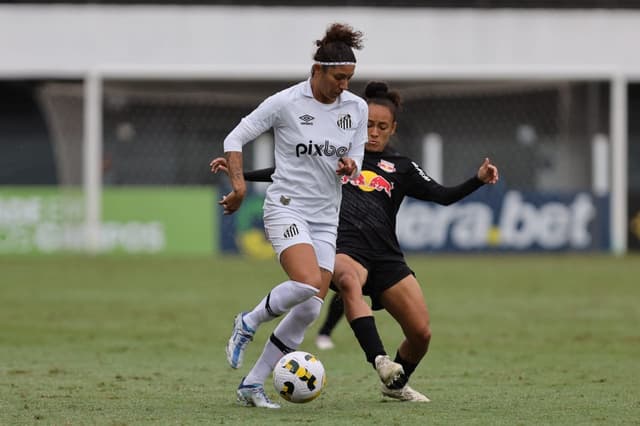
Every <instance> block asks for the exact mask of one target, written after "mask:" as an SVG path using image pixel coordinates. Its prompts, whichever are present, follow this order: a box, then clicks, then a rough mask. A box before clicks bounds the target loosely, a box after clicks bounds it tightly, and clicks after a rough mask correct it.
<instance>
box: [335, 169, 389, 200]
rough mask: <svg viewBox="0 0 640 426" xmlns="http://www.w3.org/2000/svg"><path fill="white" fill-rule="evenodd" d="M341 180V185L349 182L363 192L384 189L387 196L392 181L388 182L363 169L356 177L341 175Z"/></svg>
mask: <svg viewBox="0 0 640 426" xmlns="http://www.w3.org/2000/svg"><path fill="white" fill-rule="evenodd" d="M341 182H342V184H343V185H344V184H346V183H350V184H351V185H353V186H357V187H358V188H360V190H362V191H364V192H371V191H384V193H385V194H387V195H388V196H389V197H391V191H392V190H393V182H389V181H388V180H387V179H385V178H384V177H382V176H380V175H379V174H377V173H375V172H372V171H371V170H363V171H362V172H361V173H360V174H359V175H358V176H356V177H349V176H342V179H341Z"/></svg>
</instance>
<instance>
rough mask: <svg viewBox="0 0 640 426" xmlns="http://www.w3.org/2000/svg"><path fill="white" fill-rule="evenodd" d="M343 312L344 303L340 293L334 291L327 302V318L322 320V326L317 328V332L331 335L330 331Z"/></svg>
mask: <svg viewBox="0 0 640 426" xmlns="http://www.w3.org/2000/svg"><path fill="white" fill-rule="evenodd" d="M342 314H344V304H343V303H342V297H340V293H334V294H333V297H332V298H331V301H330V302H329V311H328V312H327V318H326V319H325V320H324V323H323V324H322V327H320V330H318V334H324V335H326V336H331V332H332V331H333V329H334V328H336V324H338V321H340V318H342Z"/></svg>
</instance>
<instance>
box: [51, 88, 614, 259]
mask: <svg viewBox="0 0 640 426" xmlns="http://www.w3.org/2000/svg"><path fill="white" fill-rule="evenodd" d="M386 81H387V82H388V83H389V85H390V87H391V88H395V89H396V90H398V91H399V92H400V94H401V96H402V98H403V109H402V111H401V113H400V114H399V116H398V131H397V134H396V136H395V137H394V140H393V142H392V143H393V144H394V146H395V148H396V149H398V150H399V151H401V152H403V153H405V154H407V155H408V156H409V157H411V158H413V159H415V160H416V162H418V163H420V164H421V165H422V166H423V167H424V168H425V169H426V171H427V173H430V174H431V175H432V176H433V177H434V178H436V180H438V181H439V182H441V183H442V184H444V185H454V184H457V183H459V182H461V181H462V180H463V179H466V178H468V177H470V176H471V175H473V174H474V173H475V172H476V171H477V168H478V166H479V165H480V163H481V161H482V159H483V158H484V157H490V158H491V159H492V161H493V162H494V163H495V164H497V165H498V166H499V168H500V175H501V182H500V185H499V188H491V191H487V192H484V193H482V194H480V195H479V196H478V197H476V198H473V197H472V198H471V199H470V204H469V205H472V204H473V202H475V203H485V204H486V206H487V207H488V209H489V211H490V213H489V215H490V219H491V220H490V221H489V222H488V223H485V224H480V223H478V222H477V221H475V222H474V221H473V220H472V219H465V218H464V217H465V214H476V215H480V216H482V215H483V214H485V213H482V211H484V210H482V209H481V210H477V211H475V210H473V209H471V207H469V206H467V210H468V211H467V212H466V213H465V211H466V210H465V211H463V210H461V208H459V209H458V210H456V209H450V208H449V210H442V211H441V210H439V208H438V209H436V207H434V206H422V205H421V206H420V207H416V206H411V205H409V206H408V207H412V209H404V206H403V209H404V211H403V212H402V214H403V215H404V216H402V218H403V219H402V220H400V219H399V223H400V222H402V223H404V224H405V225H406V226H405V227H404V228H403V229H399V230H398V231H399V234H400V236H401V243H403V244H404V245H405V249H408V250H415V251H418V252H420V251H439V250H444V251H459V250H463V251H464V250H480V249H483V250H484V249H487V248H490V249H496V250H545V249H552V250H574V249H575V250H606V249H608V245H609V231H608V230H609V223H608V217H609V212H608V204H607V203H608V201H607V200H608V199H607V198H606V197H607V195H608V191H609V182H608V181H609V171H608V165H609V159H608V156H609V143H608V141H609V137H608V135H609V134H610V123H609V120H610V112H609V111H610V104H609V103H610V84H609V82H608V81H596V80H594V81H584V80H575V81H573V80H570V79H559V80H526V79H525V80H514V79H508V80H501V79H495V80H487V79H478V80H477V81H474V80H472V79H465V80H464V81H455V80H451V81H441V80H429V79H423V80H420V79H414V80H407V79H401V80H397V81H394V80H393V79H386ZM291 83H293V81H286V80H269V81H258V80H244V81H239V80H224V79H212V80H207V79H203V78H202V77H200V78H198V79H197V80H192V79H166V80H158V79H150V80H145V79H144V78H136V79H131V80H126V79H117V80H116V79H102V80H100V82H99V84H100V90H101V102H100V104H99V110H100V112H99V116H100V119H101V126H99V127H100V130H99V138H100V142H101V143H100V144H99V147H100V152H99V156H98V158H100V166H99V167H100V173H99V176H100V179H99V185H100V187H101V188H102V189H104V190H108V189H123V190H125V189H127V190H129V189H132V188H139V187H152V188H163V189H168V188H172V189H180V188H200V189H202V190H204V191H209V193H210V194H213V193H214V192H215V191H214V189H212V188H215V187H217V186H218V185H222V186H224V185H225V182H226V180H225V179H223V178H222V177H221V176H215V175H212V174H211V173H210V171H209V167H208V163H209V161H210V159H212V158H214V157H216V156H219V155H222V141H223V139H224V137H225V136H226V134H227V133H228V132H229V131H230V130H231V129H232V128H233V127H234V126H235V125H236V124H237V123H238V122H239V121H240V119H241V118H242V117H243V116H244V115H246V114H248V113H249V112H250V111H251V110H252V109H253V108H255V107H256V106H257V105H258V104H259V103H260V102H261V101H262V100H263V99H264V98H265V97H267V96H269V95H270V94H272V93H275V92H276V91H278V90H280V89H282V88H284V87H287V86H289V85H290V84H291ZM365 83H366V82H365V81H363V80H361V81H354V82H353V83H352V87H351V89H352V91H354V92H356V93H362V91H363V89H364V85H365ZM86 93H87V91H86V87H84V86H83V84H82V83H78V82H69V83H61V82H54V83H50V84H47V85H45V86H43V87H42V89H41V92H40V100H41V104H42V106H43V109H44V111H45V114H46V117H47V120H48V123H49V127H50V131H51V134H52V140H53V146H54V152H55V158H56V170H57V176H58V179H59V183H60V184H61V185H80V184H81V183H82V182H83V179H84V178H86V176H85V175H84V174H83V170H86V169H85V164H84V163H85V162H86V161H87V156H86V155H83V152H84V153H85V154H86V152H85V148H84V147H85V146H86V145H84V142H85V139H86V135H87V129H86V128H85V118H86V117H85V116H84V115H83V111H85V109H84V107H85V96H86ZM267 136H268V135H267ZM266 139H267V140H268V139H269V137H267V138H266ZM260 146H261V144H258V143H254V144H248V145H247V146H246V150H245V159H246V160H245V167H246V168H254V167H261V166H264V165H266V164H270V163H271V162H272V158H271V157H270V156H271V155H272V154H271V151H270V150H266V151H265V150H261V148H260ZM594 153H595V154H594ZM265 157H269V158H265ZM483 190H484V188H483ZM505 194H510V197H511V198H509V200H506V199H505V198H504V197H505ZM580 194H587V195H588V197H590V198H589V200H590V201H589V202H590V204H589V208H586V207H584V205H583V204H584V202H580V201H576V200H579V199H580ZM147 195H148V194H147ZM147 195H145V196H143V197H141V198H139V199H137V198H136V197H131V198H126V197H125V199H127V200H128V201H127V202H128V203H129V204H135V203H138V202H139V203H143V202H145V201H144V200H145V197H146V196H147ZM101 196H103V197H104V194H103V193H101ZM256 196H257V197H258V198H259V196H260V194H259V191H257V195H256ZM211 197H212V198H211V205H210V206H209V207H208V211H209V212H211V214H212V215H214V216H218V214H219V211H218V210H219V209H217V208H216V207H217V206H215V202H214V201H215V199H213V197H217V194H215V195H211ZM603 197H604V198H603ZM583 198H584V197H583ZM216 199H217V198H216ZM514 200H515V201H514ZM179 201H180V199H179V198H173V203H177V202H179ZM201 203H202V201H201ZM509 203H511V204H509ZM514 203H515V204H514ZM581 203H582V204H581ZM160 204H161V205H162V203H160ZM196 204H197V203H196ZM577 204H581V205H583V207H581V208H583V210H581V212H580V211H575V210H576V208H577V207H576V205H577ZM253 205H254V207H253V208H252V209H250V210H251V212H249V213H246V214H240V215H237V217H234V218H232V219H229V218H222V217H218V218H217V219H212V220H211V223H212V224H211V225H210V226H211V227H214V228H217V229H213V230H211V232H212V233H213V236H208V237H209V238H211V239H215V241H213V242H212V243H211V244H212V245H213V246H215V245H217V244H218V243H219V244H220V245H221V246H222V248H223V249H224V250H230V251H236V250H237V251H241V252H251V253H254V254H256V255H260V253H266V252H270V250H269V249H268V248H267V249H266V248H265V243H264V240H263V237H262V236H261V232H258V233H256V232H255V231H256V230H257V229H259V226H260V211H259V209H260V206H261V203H260V202H255V203H253ZM464 205H466V204H464V203H463V204H461V206H464ZM509 206H511V208H512V210H513V209H515V210H513V211H512V212H511V213H510V214H511V216H510V217H508V218H506V219H505V218H504V217H503V216H504V214H505V209H507V207H509ZM514 206H515V207H514ZM164 208H166V209H171V208H172V207H171V203H169V205H165V207H164ZM173 208H174V209H178V208H180V206H178V205H175V204H173ZM105 209H108V210H109V211H110V212H111V213H110V214H111V216H112V217H118V214H117V212H115V213H114V212H113V210H115V209H117V207H115V205H109V206H106V205H104V203H103V204H100V210H101V212H100V221H103V219H104V210H105ZM445 209H447V208H445ZM585 209H586V210H585ZM132 211H135V209H133V210H132ZM412 212H413V213H412ZM446 212H450V213H446ZM470 212H475V213H470ZM190 213H193V211H191V212H188V211H187V212H184V215H181V216H179V217H178V218H174V219H170V220H169V219H167V220H169V221H170V222H171V221H172V220H173V221H176V220H177V221H183V225H184V224H185V223H189V222H190V219H189V214H190ZM579 214H582V215H588V217H586V218H582V219H580V218H576V215H579ZM407 215H408V216H407ZM411 215H413V217H412V216H411ZM416 215H423V217H425V216H424V215H426V217H427V218H429V220H430V221H431V222H430V223H426V222H425V221H424V220H421V219H420V218H419V217H416ZM447 215H448V216H447ZM501 215H502V216H501ZM234 216H236V215H234ZM133 219H136V216H135V213H133ZM203 220H204V219H203ZM579 220H582V221H583V224H584V229H574V228H572V223H573V224H574V225H575V223H576V221H579ZM229 221H230V222H229ZM501 221H502V222H501ZM504 221H507V222H508V221H510V222H509V223H507V224H506V225H505V223H504ZM220 223H222V226H221V225H220ZM507 225H508V226H510V227H511V229H509V230H506V229H501V226H502V227H504V226H507ZM163 226H165V227H166V226H167V224H164V225H163ZM575 226H577V225H575ZM487 227H488V228H487ZM485 228H486V229H485ZM141 232H143V231H141ZM144 232H147V233H151V234H153V232H151V231H149V230H147V231H144ZM144 232H143V233H144ZM173 232H175V233H176V234H178V233H179V231H178V230H175V231H173ZM193 232H194V233H195V232H196V231H193ZM527 232H529V233H533V234H535V235H531V236H528V237H527V236H525V235H524V234H525V233H527ZM509 233H511V235H510V236H509V235H507V234H509ZM240 234H242V235H240ZM547 234H556V235H555V237H556V238H553V237H554V235H547ZM558 234H562V238H559V237H558ZM101 238H102V237H101ZM113 238H117V237H113ZM167 238H168V237H167V236H166V235H164V236H162V237H157V236H156V240H163V241H164V242H165V243H166V240H167ZM474 238H475V239H474ZM509 238H510V239H509ZM545 239H546V240H545ZM463 240H466V241H467V243H464V242H461V241H463ZM469 241H472V243H469ZM185 244H187V245H188V243H186V242H185ZM201 244H202V245H204V243H201ZM465 244H466V245H465ZM99 245H100V243H99ZM102 246H104V244H102ZM160 246H162V244H160V245H157V247H160ZM153 247H156V246H153ZM157 247H156V249H157ZM256 247H257V248H256ZM103 248H104V247H103ZM154 250H155V249H153V248H152V249H150V250H149V251H154Z"/></svg>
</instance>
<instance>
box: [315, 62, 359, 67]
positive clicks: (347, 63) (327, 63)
mask: <svg viewBox="0 0 640 426" xmlns="http://www.w3.org/2000/svg"><path fill="white" fill-rule="evenodd" d="M316 64H318V65H325V66H332V65H355V64H356V63H355V62H319V61H316Z"/></svg>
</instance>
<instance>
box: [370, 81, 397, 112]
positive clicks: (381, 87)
mask: <svg viewBox="0 0 640 426" xmlns="http://www.w3.org/2000/svg"><path fill="white" fill-rule="evenodd" d="M364 99H365V101H367V104H376V105H381V106H384V107H387V108H389V111H391V115H393V119H394V120H395V119H396V114H397V113H398V112H399V111H400V108H401V106H402V100H401V99H400V94H399V93H398V92H396V91H391V92H390V91H389V86H387V83H385V82H383V81H370V82H369V83H367V87H365V89H364Z"/></svg>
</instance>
